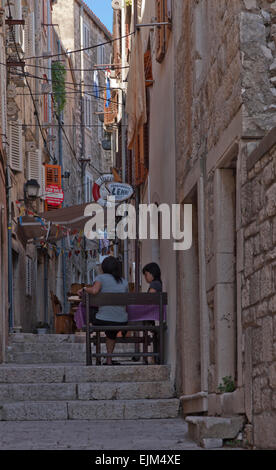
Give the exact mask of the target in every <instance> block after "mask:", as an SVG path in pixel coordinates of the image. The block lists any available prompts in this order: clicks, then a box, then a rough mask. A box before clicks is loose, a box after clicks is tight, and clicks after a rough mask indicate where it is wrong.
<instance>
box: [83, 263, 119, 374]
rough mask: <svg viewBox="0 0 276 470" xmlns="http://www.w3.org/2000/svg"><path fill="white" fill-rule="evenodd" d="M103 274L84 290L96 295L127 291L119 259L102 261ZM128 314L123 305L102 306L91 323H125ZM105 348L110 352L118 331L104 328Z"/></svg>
mask: <svg viewBox="0 0 276 470" xmlns="http://www.w3.org/2000/svg"><path fill="white" fill-rule="evenodd" d="M102 271H103V274H100V275H99V276H97V277H96V279H95V282H94V284H93V286H92V287H85V288H84V291H85V292H88V293H89V294H93V295H97V294H98V293H99V292H102V293H106V292H110V293H117V292H121V293H124V292H128V283H127V281H126V280H125V279H123V278H122V277H121V275H120V264H119V261H118V260H117V259H116V258H114V257H113V256H108V257H107V258H105V259H104V260H103V262H102ZM127 322H128V315H127V311H126V307H125V306H112V305H109V306H102V307H100V308H99V310H98V312H97V313H96V316H95V318H94V320H93V325H100V326H102V325H103V326H105V325H106V326H111V325H127ZM105 334H106V349H107V353H108V354H112V353H113V351H114V348H115V344H116V337H117V334H118V332H117V331H111V330H106V331H105ZM106 364H107V365H112V358H111V357H108V358H107V361H106Z"/></svg>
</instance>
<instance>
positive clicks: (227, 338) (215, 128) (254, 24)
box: [173, 0, 276, 447]
mask: <svg viewBox="0 0 276 470" xmlns="http://www.w3.org/2000/svg"><path fill="white" fill-rule="evenodd" d="M275 14H276V12H275V4H274V3H273V2H271V1H257V0H256V1H255V0H253V1H246V0H245V1H240V0H234V1H227V0H225V1H222V2H209V1H205V0H198V1H196V0H195V1H191V2H174V19H173V34H174V41H175V42H174V43H175V84H176V87H175V112H176V174H177V178H176V190H177V202H178V203H180V204H184V203H192V204H193V215H194V218H193V247H192V249H191V250H190V251H188V252H184V253H179V254H178V255H177V258H178V259H177V279H178V300H177V303H178V309H177V312H178V313H177V347H178V355H177V357H178V362H177V374H176V383H177V388H178V391H179V394H180V395H181V401H182V407H183V413H184V414H185V415H187V414H193V413H202V412H204V413H206V414H208V415H209V416H214V415H218V416H225V415H229V414H230V415H231V414H232V415H235V414H242V415H244V416H245V417H246V419H247V420H248V422H249V423H250V424H253V433H252V436H253V438H252V440H251V442H252V443H253V444H254V445H258V446H260V447H273V446H275V441H273V438H272V436H271V437H269V426H272V424H270V425H269V422H271V423H272V422H274V423H275V417H274V414H273V413H274V412H272V411H271V413H268V414H266V413H267V411H266V410H269V409H271V410H272V404H271V403H272V401H271V402H269V400H272V388H273V387H272V383H273V379H271V378H269V375H268V374H266V373H265V367H266V365H265V364H266V361H270V362H269V363H268V366H269V367H270V366H271V368H270V371H271V373H272V371H273V366H272V362H273V356H272V354H273V353H272V351H273V347H272V343H273V340H272V338H273V312H272V310H269V309H267V310H266V307H268V305H270V307H269V308H270V309H271V308H272V309H273V305H272V300H271V299H273V293H274V292H275V285H273V282H274V281H273V274H272V273H273V268H272V266H271V261H270V259H269V254H268V258H265V255H266V250H271V251H272V253H273V248H272V246H273V242H272V232H270V224H271V220H266V219H265V218H264V219H263V220H259V219H258V220H255V225H254V219H253V217H254V215H253V214H255V215H256V211H257V212H258V211H261V212H262V207H263V205H262V204H263V203H264V201H265V194H266V190H267V191H268V195H269V187H268V186H267V183H266V182H265V174H266V175H267V176H266V178H268V174H269V168H267V169H266V172H264V173H263V174H262V175H261V174H260V173H259V175H258V176H256V178H255V180H254V182H256V184H251V181H249V182H248V174H247V169H246V164H247V163H246V162H247V155H248V154H250V153H251V152H252V150H253V149H254V147H255V146H256V145H257V144H258V142H259V141H260V140H261V139H262V138H263V136H264V135H265V134H266V133H267V132H268V131H269V130H270V129H271V128H273V127H274V126H275V122H276V118H275V113H274V109H275V86H274V84H275V77H274V66H275V64H274V61H275V19H276V16H275ZM271 165H273V163H271ZM269 177H272V176H271V175H269ZM257 183H258V184H257ZM269 184H270V183H269ZM271 185H272V182H271ZM271 188H272V192H271V198H272V200H273V195H272V193H273V186H271ZM270 204H271V207H272V206H273V202H271V203H270ZM251 206H254V211H255V212H253V213H252V212H250V211H249V207H251ZM263 210H264V211H265V209H263ZM271 210H272V209H271ZM271 216H272V214H271V215H270V216H267V217H271ZM250 222H252V223H251V225H250ZM258 224H260V225H259V226H258ZM245 227H246V228H245ZM250 227H251V228H252V229H253V227H255V230H256V236H255V233H252V235H249V232H250ZM271 230H272V229H271ZM245 234H247V238H245ZM253 235H254V236H253ZM274 243H275V242H274ZM261 247H262V248H261ZM254 250H255V251H254ZM258 250H259V251H258ZM262 251H263V252H262ZM253 256H254V260H253ZM249 286H250V287H251V290H249V289H250V287H249ZM250 296H251V297H250ZM263 296H265V297H264V299H263ZM270 297H271V299H270ZM269 302H270V304H269ZM251 305H252V307H251ZM253 305H254V306H255V307H257V308H255V310H254V307H253ZM260 306H261V307H262V310H259V308H261V307H260ZM250 307H251V309H250ZM253 311H254V312H257V311H258V312H259V313H258V314H256V315H257V317H258V320H257V321H258V322H259V328H257V327H256V328H251V329H250V328H247V327H246V328H245V325H246V321H247V320H246V318H248V321H249V325H250V321H251V318H252V317H251V316H250V315H253ZM260 311H262V312H263V316H262V314H261V313H260ZM249 312H250V315H249ZM262 334H263V336H262ZM264 335H267V336H266V338H267V340H268V341H267V342H266V341H265V340H264V337H265V336H264ZM262 338H263V339H262ZM257 344H258V345H259V346H257ZM258 354H259V356H258ZM257 356H258V359H257ZM262 358H263V359H262ZM250 361H251V362H250ZM252 361H253V362H252ZM254 361H255V362H254ZM245 364H246V365H245ZM250 364H251V365H252V364H254V366H253V365H252V367H253V369H254V367H255V369H254V370H253V369H252V374H253V375H251V372H250V371H249V368H250ZM268 370H269V368H268ZM254 374H255V378H254ZM226 383H227V384H228V386H227V385H226ZM250 384H253V385H252V387H253V396H255V398H253V402H251V400H252V394H251V389H250V387H251V385H250ZM262 388H263V389H264V393H263V394H262V397H261V392H260V391H261V390H262ZM254 393H255V395H254ZM258 400H259V402H258ZM261 402H262V403H263V406H264V408H262V409H260V408H259V409H258V408H256V407H258V406H259V407H260V406H262V405H261ZM269 407H270V408H269ZM249 410H251V411H249ZM256 410H258V411H256ZM262 412H263V414H262ZM255 414H256V416H255ZM268 415H269V416H270V417H269V419H268V421H267V424H266V425H264V426H267V428H266V434H263V437H261V434H262V432H261V428H260V424H259V423H260V421H261V420H262V419H263V417H264V416H268ZM252 416H253V421H252ZM254 416H255V417H256V419H255V417H254ZM274 427H275V424H274ZM250 429H252V428H250V425H249V427H248V428H247V430H248V433H249V434H250ZM270 429H271V427H270ZM271 434H273V433H272V431H271ZM265 436H266V437H265ZM249 440H250V439H249Z"/></svg>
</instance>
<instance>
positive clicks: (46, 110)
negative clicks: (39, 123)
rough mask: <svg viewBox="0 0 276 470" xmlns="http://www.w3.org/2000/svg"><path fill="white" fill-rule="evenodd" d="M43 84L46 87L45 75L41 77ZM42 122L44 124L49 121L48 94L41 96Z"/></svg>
mask: <svg viewBox="0 0 276 470" xmlns="http://www.w3.org/2000/svg"><path fill="white" fill-rule="evenodd" d="M43 83H44V85H46V84H47V83H48V79H47V75H45V74H44V75H43ZM43 120H44V122H45V123H46V122H48V121H49V106H48V94H44V95H43Z"/></svg>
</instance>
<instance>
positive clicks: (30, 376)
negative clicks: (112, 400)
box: [0, 363, 170, 384]
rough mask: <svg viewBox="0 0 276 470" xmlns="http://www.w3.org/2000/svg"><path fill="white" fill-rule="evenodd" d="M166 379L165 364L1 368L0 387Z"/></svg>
mask: <svg viewBox="0 0 276 470" xmlns="http://www.w3.org/2000/svg"><path fill="white" fill-rule="evenodd" d="M169 379H170V366H167V365H148V366H144V365H134V364H133V365H129V366H125V365H124V366H116V365H114V366H89V367H87V366H82V365H72V364H70V363H67V364H65V365H50V364H48V365H46V364H43V365H40V364H39V365H38V364H29V365H26V364H24V365H21V364H3V365H0V384H16V383H17V384H18V383H20V384H38V383H39V384H41V383H47V384H50V383H71V384H76V383H77V384H81V383H95V382H116V383H118V382H163V381H168V380H169Z"/></svg>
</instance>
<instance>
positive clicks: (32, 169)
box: [27, 150, 42, 189]
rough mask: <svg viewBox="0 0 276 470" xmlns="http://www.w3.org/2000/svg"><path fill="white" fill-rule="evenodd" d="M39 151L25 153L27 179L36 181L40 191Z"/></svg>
mask: <svg viewBox="0 0 276 470" xmlns="http://www.w3.org/2000/svg"><path fill="white" fill-rule="evenodd" d="M41 176H42V175H41V150H34V151H32V152H27V179H28V180H36V181H37V182H38V184H39V185H40V189H41Z"/></svg>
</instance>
